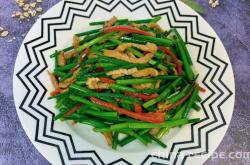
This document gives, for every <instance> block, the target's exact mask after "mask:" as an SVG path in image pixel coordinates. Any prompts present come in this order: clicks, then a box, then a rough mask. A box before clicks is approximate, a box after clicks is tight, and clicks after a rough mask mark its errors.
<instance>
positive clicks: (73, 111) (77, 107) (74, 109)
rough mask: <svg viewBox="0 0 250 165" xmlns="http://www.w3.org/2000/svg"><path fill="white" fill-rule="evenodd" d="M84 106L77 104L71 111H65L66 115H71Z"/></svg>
mask: <svg viewBox="0 0 250 165" xmlns="http://www.w3.org/2000/svg"><path fill="white" fill-rule="evenodd" d="M81 107H82V104H78V105H75V106H74V107H73V108H72V109H71V110H69V112H67V113H65V115H64V117H67V116H70V115H72V114H73V113H75V112H76V111H78V110H79V109H80V108H81Z"/></svg>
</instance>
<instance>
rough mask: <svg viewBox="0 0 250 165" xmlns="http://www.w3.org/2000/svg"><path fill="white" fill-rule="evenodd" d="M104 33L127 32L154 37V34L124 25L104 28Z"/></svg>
mask: <svg viewBox="0 0 250 165" xmlns="http://www.w3.org/2000/svg"><path fill="white" fill-rule="evenodd" d="M103 31H104V33H109V32H116V31H126V32H130V33H137V34H141V35H145V36H152V33H150V32H146V31H143V30H141V29H138V28H136V27H132V26H122V25H120V26H110V27H106V28H104V29H103Z"/></svg>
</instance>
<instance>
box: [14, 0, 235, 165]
mask: <svg viewBox="0 0 250 165" xmlns="http://www.w3.org/2000/svg"><path fill="white" fill-rule="evenodd" d="M94 2H97V3H94ZM100 4H101V5H100ZM119 4H122V5H123V6H124V7H126V8H127V9H128V10H130V11H134V10H137V9H139V8H141V7H145V8H146V9H147V11H148V13H149V14H150V15H151V16H154V11H160V12H162V13H161V15H163V16H166V17H167V18H168V21H169V24H170V25H171V26H172V27H176V28H183V29H184V30H185V36H186V40H187V41H188V42H189V44H191V45H193V46H196V47H198V48H199V50H200V51H199V56H198V58H197V62H198V63H200V64H201V65H203V66H204V67H206V68H207V69H208V72H207V73H206V76H205V77H204V79H203V83H204V85H205V86H206V87H207V89H209V90H210V91H211V95H210V96H209V97H207V98H206V99H205V100H204V101H203V103H202V107H203V109H205V107H204V104H205V103H206V102H208V101H209V100H211V98H212V97H213V96H214V95H215V94H216V93H219V95H218V96H217V97H216V98H214V99H213V100H211V101H210V103H209V107H210V110H211V112H212V115H211V116H209V114H208V113H207V111H208V110H206V109H205V111H204V112H205V115H206V117H205V118H204V119H203V120H202V122H205V121H207V120H209V121H210V119H211V120H212V121H211V122H209V123H206V124H205V125H201V124H202V122H201V123H199V125H201V126H200V127H199V128H198V139H197V140H198V145H195V142H196V139H194V129H195V126H196V124H193V125H192V127H191V135H192V136H191V137H192V138H191V140H190V141H184V142H180V143H173V145H172V146H171V151H175V149H176V148H177V147H178V146H180V145H183V144H191V145H193V146H192V147H190V146H189V147H185V148H181V147H179V148H177V149H178V152H183V151H185V150H194V149H199V148H201V146H202V144H201V138H202V137H201V131H202V130H204V129H205V128H206V127H208V126H211V125H214V124H216V123H217V122H218V121H219V120H221V121H223V122H222V124H219V125H215V126H214V127H211V128H210V129H209V130H206V136H205V137H204V138H205V139H206V140H205V141H206V144H205V145H206V146H205V151H203V152H199V153H194V154H196V155H197V154H205V153H207V152H208V151H209V148H208V140H209V139H208V134H209V133H210V132H212V131H214V130H216V129H219V128H220V127H222V126H224V125H225V124H226V122H225V119H224V117H223V113H222V111H221V109H220V106H221V105H222V104H223V103H224V102H225V101H226V100H227V99H228V98H229V97H230V96H231V95H232V92H231V91H230V90H229V89H228V87H227V86H226V85H225V84H224V83H223V81H222V76H223V74H224V72H225V71H226V69H227V66H228V64H227V63H226V62H224V61H223V60H221V59H219V58H218V57H216V56H215V55H214V54H213V50H214V44H215V38H214V37H210V36H208V35H205V34H202V33H200V32H199V26H198V17H197V16H194V15H182V14H181V13H180V11H179V9H178V6H177V4H176V2H175V1H166V2H158V1H149V0H148V1H143V2H142V1H104V0H99V1H87V0H86V1H83V2H81V3H80V2H73V1H65V2H64V3H63V7H62V10H61V13H60V16H58V17H50V18H42V19H41V29H42V31H41V36H40V37H38V38H35V39H33V40H31V41H29V42H26V43H25V44H24V46H25V50H26V52H27V57H28V60H29V62H28V63H27V64H26V65H25V66H24V67H23V68H22V69H21V70H20V71H19V72H18V73H17V77H18V78H19V79H20V81H21V82H22V84H23V85H24V87H25V88H26V89H27V93H26V95H25V97H24V99H23V101H22V103H21V105H20V106H19V108H20V109H21V110H22V111H24V112H25V113H27V114H28V115H29V116H30V117H32V118H33V119H34V120H35V121H36V134H35V141H36V142H39V143H43V144H46V145H50V146H54V147H56V148H57V150H58V153H59V155H60V158H61V161H62V164H65V161H66V160H69V161H71V160H72V161H73V160H89V162H90V163H91V164H104V162H103V161H102V160H101V158H100V157H99V156H98V154H97V153H96V152H95V151H94V150H92V151H91V150H90V151H77V150H76V148H75V144H74V142H73V139H72V137H71V135H69V134H66V133H64V132H60V131H57V130H55V129H54V128H53V126H54V122H53V120H51V119H52V118H53V117H54V113H53V112H51V111H50V110H48V109H47V108H46V107H45V106H43V105H42V104H41V102H42V100H43V98H44V96H45V94H46V92H47V90H46V88H45V87H44V85H43V84H42V83H41V82H40V80H39V79H38V76H39V75H40V74H41V73H42V72H44V71H45V69H46V68H47V63H46V61H45V58H44V56H43V52H44V51H46V50H48V49H51V48H54V47H55V46H56V32H57V31H63V30H70V29H71V28H72V24H73V20H74V18H75V17H85V18H90V17H91V15H92V14H93V12H94V11H95V9H96V8H98V7H99V8H101V9H103V10H106V11H110V12H111V11H112V10H113V9H115V8H116V6H118V5H119ZM163 4H164V5H165V4H170V5H168V6H167V7H161V5H163ZM71 5H72V6H71ZM84 5H86V7H85V9H83V8H84V7H83V6H84ZM75 6H79V8H78V7H75ZM91 7H93V8H92V10H91ZM152 9H153V12H152ZM90 10H91V11H90ZM76 11H77V12H82V13H83V14H77V13H74V12H76ZM166 11H167V12H166ZM174 11H176V12H174ZM88 12H90V13H88ZM71 13H73V15H72V19H70V18H69V16H70V14H71ZM64 14H66V18H65V20H64V19H63V18H62V17H63V15H64ZM170 15H171V16H172V17H173V19H174V24H173V23H172V22H171V19H170ZM176 16H177V17H176ZM180 18H188V20H181V19H180ZM70 20H71V22H70ZM50 21H54V23H49V22H50ZM58 21H62V22H60V23H56V22H58ZM68 22H70V24H69V25H68ZM46 23H47V24H46ZM178 23H181V24H182V25H178ZM183 23H184V24H185V26H183ZM61 25H64V27H63V28H60V26H61ZM58 26H59V28H54V29H53V30H52V27H58ZM188 26H190V30H188ZM194 29H196V30H197V31H196V32H194V31H193V30H194ZM45 31H47V36H46V33H45ZM51 31H52V34H53V36H54V38H50V37H51V35H50V33H51ZM188 33H190V34H191V40H192V41H193V40H194V41H196V42H200V43H202V44H205V49H206V50H205V56H204V58H202V57H201V49H202V48H203V46H202V44H201V45H199V44H197V43H196V42H192V41H189V40H188V37H187V36H188ZM196 34H197V35H196ZM200 36H201V37H200ZM46 37H47V38H48V39H47V40H46V41H44V38H46ZM204 38H205V39H204ZM37 42H40V43H39V44H35V43H37ZM44 45H46V48H43V49H40V50H39V48H40V47H41V46H44ZM209 45H212V53H211V57H213V60H211V59H209V58H207V57H206V56H207V50H208V46H209ZM32 54H34V55H32ZM31 57H32V58H35V59H34V60H35V61H34V60H33V61H32V59H31ZM38 57H40V58H42V60H41V59H39V58H38ZM211 57H210V58H211ZM33 65H34V66H33ZM39 67H41V68H39ZM213 70H214V71H213ZM220 70H222V71H220ZM26 72H27V73H26ZM212 72H214V73H212ZM24 73H26V74H25V75H23V74H24ZM34 73H35V74H34ZM216 75H219V79H218V82H219V83H220V85H222V87H223V88H224V89H225V91H227V93H224V92H223V90H221V89H220V88H221V87H219V86H218V85H217V84H216V83H215V82H214V79H215V76H216ZM209 76H211V77H212V78H211V80H208V77H209ZM33 78H34V79H35V81H36V83H38V85H39V87H40V88H39V87H37V85H36V84H35V83H34V81H32V79H33ZM209 81H211V82H212V83H211V84H209V83H207V82H209ZM27 84H30V85H31V86H32V88H30V87H29V86H28V85H27ZM214 89H216V91H215V90H214ZM31 91H35V93H34V94H32V92H31ZM39 94H40V95H41V96H40V98H39V100H38V101H37V105H35V103H34V102H35V100H36V99H37V96H38V95H39ZM28 97H31V99H30V102H28ZM221 97H223V100H222V101H221V102H220V103H219V104H218V105H217V108H218V110H219V114H220V115H219V116H216V114H215V112H214V110H213V105H214V104H215V103H216V100H217V99H218V98H221ZM25 105H28V108H25ZM36 106H38V107H39V108H41V109H42V111H41V110H38V109H37V108H36ZM37 116H39V117H37ZM41 118H42V120H41ZM40 127H42V129H40ZM48 127H49V133H48ZM51 133H52V134H51ZM41 134H42V136H41ZM44 138H45V139H46V140H44ZM50 139H52V140H53V141H58V142H60V144H59V143H53V141H52V142H51V140H50ZM72 152H73V154H72ZM65 153H66V154H65ZM85 154H86V155H87V156H84V155H85ZM65 155H66V157H65ZM79 155H80V156H79ZM188 156H192V154H187V155H186V156H185V157H184V159H182V160H180V158H179V157H178V155H177V156H175V157H174V155H169V156H168V157H167V158H161V157H154V156H151V155H148V156H147V157H146V158H145V160H144V161H143V162H142V164H150V162H151V164H159V165H160V164H161V163H159V162H157V160H158V159H159V160H161V159H163V160H166V161H169V160H171V159H174V163H173V164H175V163H176V162H177V161H178V159H179V161H180V162H181V164H184V162H185V160H186V159H187V157H188ZM171 157H174V158H171ZM121 161H122V162H125V163H127V164H131V163H129V162H127V161H126V160H124V159H119V160H117V161H114V162H112V163H110V164H117V163H118V162H121Z"/></svg>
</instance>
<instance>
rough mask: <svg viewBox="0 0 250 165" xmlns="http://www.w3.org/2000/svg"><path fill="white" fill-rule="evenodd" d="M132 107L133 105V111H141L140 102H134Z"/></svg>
mask: <svg viewBox="0 0 250 165" xmlns="http://www.w3.org/2000/svg"><path fill="white" fill-rule="evenodd" d="M134 107H135V109H134V111H135V112H136V113H142V107H141V105H140V104H138V103H135V104H134Z"/></svg>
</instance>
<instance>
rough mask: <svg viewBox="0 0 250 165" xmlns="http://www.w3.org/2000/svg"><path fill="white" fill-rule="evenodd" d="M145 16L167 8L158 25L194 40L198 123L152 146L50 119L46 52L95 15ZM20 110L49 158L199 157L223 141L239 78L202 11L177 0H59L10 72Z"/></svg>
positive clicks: (129, 160) (119, 162)
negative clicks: (117, 141) (112, 142)
mask: <svg viewBox="0 0 250 165" xmlns="http://www.w3.org/2000/svg"><path fill="white" fill-rule="evenodd" d="M113 15H116V16H117V17H119V18H129V19H142V18H150V17H153V16H155V15H162V20H161V21H160V25H161V26H162V27H164V28H166V29H169V28H170V27H175V28H177V29H178V31H179V32H180V33H181V35H182V36H183V37H184V38H185V40H186V41H187V42H188V43H189V45H188V49H189V51H190V52H191V54H192V59H193V61H194V68H195V70H196V71H197V72H199V74H200V76H199V79H198V81H199V83H200V84H201V85H202V86H205V87H206V89H207V91H206V93H205V94H202V98H203V101H202V104H201V106H202V111H200V112H192V113H191V115H190V117H193V118H194V117H200V118H201V119H202V121H201V122H200V123H198V124H192V125H187V126H184V127H181V128H176V129H173V130H172V131H171V132H170V133H169V135H168V136H167V137H165V139H164V142H165V143H166V144H167V145H168V148H167V149H165V150H164V149H162V148H160V147H158V146H157V145H153V144H152V145H149V146H147V147H145V146H143V145H141V144H140V143H139V142H133V143H131V144H129V145H128V146H126V147H124V148H119V149H118V150H117V151H113V150H111V149H110V148H109V147H108V146H107V145H106V142H105V141H104V140H103V137H102V136H101V135H100V134H97V133H93V132H92V130H91V128H90V127H87V126H83V125H80V124H78V125H76V126H71V124H70V123H66V122H60V121H56V122H54V121H53V117H54V115H55V114H56V113H57V112H58V111H57V110H56V109H55V108H54V105H55V102H54V100H48V99H47V97H48V96H49V90H51V89H52V85H51V83H50V81H49V78H48V75H47V72H46V70H52V69H53V67H54V66H53V65H54V63H53V60H52V59H50V58H49V55H50V54H52V53H53V52H54V50H55V49H62V48H64V47H67V46H68V45H70V44H71V38H72V36H73V34H75V33H78V32H81V31H86V30H88V29H92V28H95V27H90V26H89V25H88V23H89V22H90V21H93V20H106V19H109V18H110V17H112V16H113ZM13 84H14V97H15V104H16V108H17V113H18V116H19V118H20V121H21V123H22V125H23V128H24V130H25V131H26V133H27V135H28V137H29V138H30V140H31V141H32V143H33V144H34V145H35V146H36V148H37V149H38V150H39V151H40V152H41V154H42V155H43V156H44V157H45V158H46V159H48V160H49V161H50V162H51V163H52V164H56V165H58V164H81V165H83V164H87V165H90V164H97V165H104V164H109V165H111V164H116V165H124V164H133V165H138V164H143V165H149V164H154V165H162V164H195V165H199V164H202V163H203V162H204V161H205V160H206V159H207V158H208V157H209V155H210V154H211V153H212V152H213V151H214V150H215V149H216V147H217V146H218V145H219V143H220V142H221V140H222V139H223V136H224V134H225V132H226V130H227V128H228V125H229V123H230V119H231V116H232V112H233V106H234V77H233V72H232V68H231V64H230V61H229V58H228V55H227V53H226V51H225V49H224V47H223V45H222V43H221V41H220V39H219V38H218V36H217V35H216V33H215V32H214V31H213V29H212V28H211V27H210V26H209V25H208V24H207V22H206V21H204V19H202V18H201V17H200V16H199V15H198V14H197V13H195V12H194V11H193V10H191V9H190V8H189V7H187V6H185V5H184V4H182V3H181V2H179V1H173V0H169V1H160V0H158V1H149V0H130V1H128V0H121V1H119V0H107V1H104V0H95V1H93V0H71V1H61V2H60V3H58V4H57V5H55V6H54V7H52V8H51V9H50V10H49V11H48V12H46V14H44V15H43V16H42V18H41V19H39V20H38V21H37V23H35V25H34V26H33V27H32V29H31V30H30V32H29V33H28V34H27V36H26V38H25V40H24V42H23V44H22V46H21V48H20V51H19V54H18V56H17V60H16V65H15V74H14V77H13Z"/></svg>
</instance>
